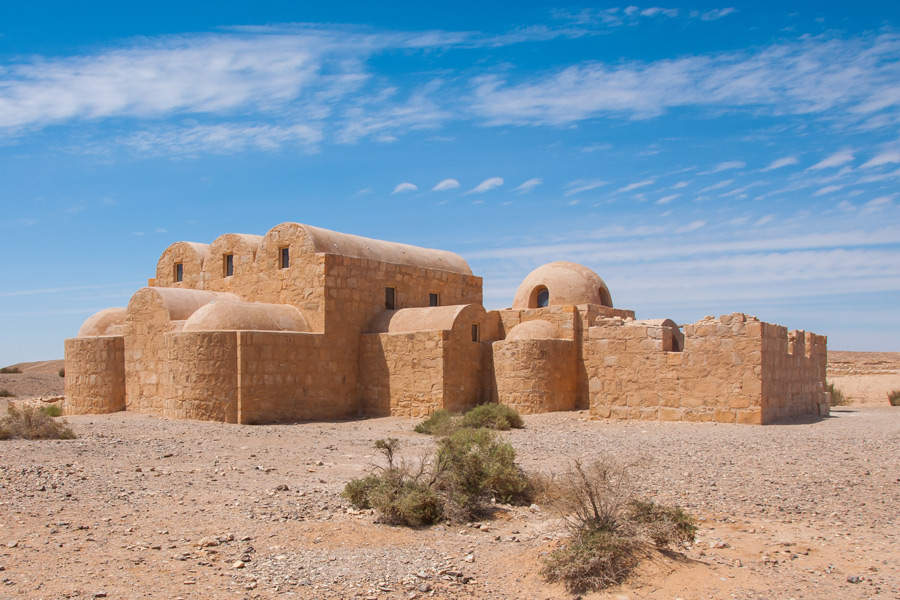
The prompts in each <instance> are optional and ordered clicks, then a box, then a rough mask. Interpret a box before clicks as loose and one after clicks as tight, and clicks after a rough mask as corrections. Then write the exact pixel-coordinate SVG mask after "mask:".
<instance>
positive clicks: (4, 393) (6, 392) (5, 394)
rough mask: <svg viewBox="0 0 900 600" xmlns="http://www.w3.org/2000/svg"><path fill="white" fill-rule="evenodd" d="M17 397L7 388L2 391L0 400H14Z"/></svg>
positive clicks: (0, 391)
mask: <svg viewBox="0 0 900 600" xmlns="http://www.w3.org/2000/svg"><path fill="white" fill-rule="evenodd" d="M15 396H16V395H15V394H13V393H12V392H11V391H9V390H8V389H6V388H3V389H2V390H0V398H14V397H15Z"/></svg>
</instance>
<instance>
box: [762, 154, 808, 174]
mask: <svg viewBox="0 0 900 600" xmlns="http://www.w3.org/2000/svg"><path fill="white" fill-rule="evenodd" d="M799 163H800V161H799V160H797V157H796V156H785V157H784V158H779V159H776V160H773V161H772V162H770V163H769V166H767V167H765V168H764V169H761V170H762V171H774V170H775V169H781V168H783V167H789V166H791V165H796V164H799Z"/></svg>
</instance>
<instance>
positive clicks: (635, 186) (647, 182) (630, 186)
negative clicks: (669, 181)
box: [616, 179, 656, 193]
mask: <svg viewBox="0 0 900 600" xmlns="http://www.w3.org/2000/svg"><path fill="white" fill-rule="evenodd" d="M654 183H656V180H655V179H644V180H643V181H636V182H634V183H629V184H628V185H626V186H624V187H620V188H619V189H618V190H616V191H617V192H622V193H627V192H630V191H633V190H636V189H639V188H642V187H646V186H648V185H653V184H654Z"/></svg>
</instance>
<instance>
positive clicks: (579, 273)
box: [512, 261, 613, 308]
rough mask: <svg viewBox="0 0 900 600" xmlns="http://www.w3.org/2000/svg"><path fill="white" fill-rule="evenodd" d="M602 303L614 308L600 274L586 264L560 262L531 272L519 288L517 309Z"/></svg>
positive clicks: (516, 302)
mask: <svg viewBox="0 0 900 600" xmlns="http://www.w3.org/2000/svg"><path fill="white" fill-rule="evenodd" d="M576 304H600V305H603V306H608V307H610V308H612V305H613V303H612V296H610V293H609V288H608V287H606V283H604V282H603V279H601V278H600V276H599V275H597V274H596V273H594V272H593V271H591V270H590V269H588V268H587V267H585V266H583V265H579V264H576V263H573V262H566V261H559V262H552V263H547V264H546V265H543V266H541V267H538V268H537V269H535V270H534V271H532V272H531V273H529V274H528V276H527V277H525V279H524V280H523V281H522V284H521V285H520V286H519V289H518V290H517V291H516V298H515V300H514V301H513V305H512V307H513V308H538V307H540V306H560V305H576Z"/></svg>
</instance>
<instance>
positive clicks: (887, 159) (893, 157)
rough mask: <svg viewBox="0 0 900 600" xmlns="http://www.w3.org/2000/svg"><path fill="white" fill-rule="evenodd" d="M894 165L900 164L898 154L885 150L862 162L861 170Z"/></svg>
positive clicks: (894, 151) (899, 153) (899, 155)
mask: <svg viewBox="0 0 900 600" xmlns="http://www.w3.org/2000/svg"><path fill="white" fill-rule="evenodd" d="M894 163H900V152H898V151H896V150H887V151H885V152H882V153H881V154H878V155H876V156H873V157H872V158H870V159H869V160H867V161H866V162H864V163H863V164H862V167H861V168H863V169H870V168H872V167H880V166H882V165H889V164H894Z"/></svg>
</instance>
